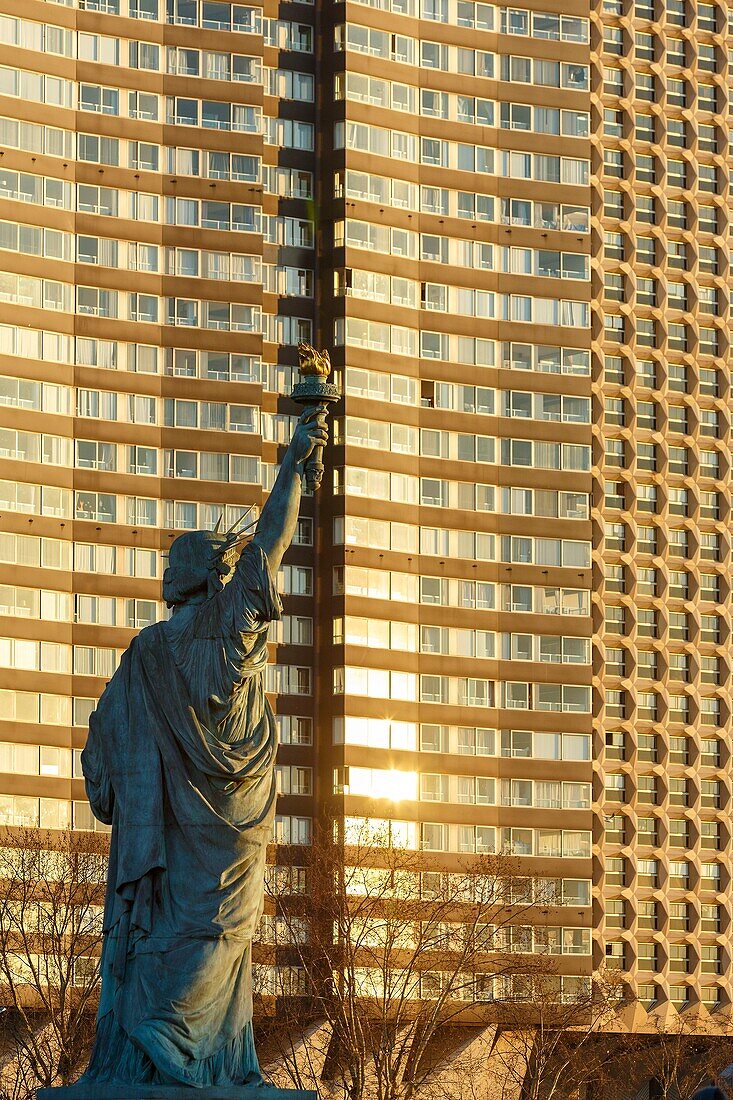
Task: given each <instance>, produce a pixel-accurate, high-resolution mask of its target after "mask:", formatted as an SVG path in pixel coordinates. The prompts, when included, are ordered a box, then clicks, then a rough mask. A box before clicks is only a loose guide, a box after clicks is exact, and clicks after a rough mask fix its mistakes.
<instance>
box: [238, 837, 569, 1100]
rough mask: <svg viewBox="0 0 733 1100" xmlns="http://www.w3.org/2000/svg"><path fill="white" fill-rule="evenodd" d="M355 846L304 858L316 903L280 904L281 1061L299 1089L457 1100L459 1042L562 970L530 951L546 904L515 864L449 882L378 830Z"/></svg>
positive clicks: (492, 862)
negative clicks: (513, 993) (529, 935)
mask: <svg viewBox="0 0 733 1100" xmlns="http://www.w3.org/2000/svg"><path fill="white" fill-rule="evenodd" d="M348 839H349V841H350V843H349V844H347V845H342V844H337V843H334V841H333V839H332V832H331V831H330V830H328V829H325V830H323V831H321V832H320V833H319V834H318V835H317V836H316V837H315V838H314V842H313V844H312V845H311V846H310V847H309V849H307V850H305V851H304V856H303V862H304V866H305V871H306V874H307V876H308V889H307V894H306V895H305V896H303V895H299V896H298V895H291V896H290V897H283V895H282V893H281V892H280V891H279V890H275V891H273V892H272V896H271V902H272V905H271V908H272V910H273V912H272V913H271V915H270V916H269V917H267V918H266V919H265V923H266V926H267V931H268V933H269V934H268V935H266V936H265V937H264V939H265V940H267V939H269V941H270V947H269V949H268V948H263V949H261V951H260V953H259V958H260V959H261V960H266V961H268V962H269V963H270V969H269V970H268V971H267V972H268V973H269V974H270V975H272V973H273V970H272V963H277V964H278V967H279V969H278V968H276V970H275V971H274V973H275V974H276V975H277V979H276V981H278V982H279V986H278V987H277V988H273V987H272V985H270V987H269V988H267V989H263V988H262V987H261V989H260V991H261V992H269V993H270V994H271V995H274V996H276V997H277V998H278V1004H277V1019H278V1025H277V1026H275V1025H274V1024H273V1025H272V1026H271V1027H270V1034H269V1039H270V1042H271V1044H273V1046H272V1048H271V1049H272V1050H273V1061H274V1062H276V1063H277V1064H279V1066H280V1068H281V1072H282V1073H284V1078H282V1079H283V1080H285V1079H286V1080H287V1081H288V1083H292V1084H293V1085H296V1086H297V1087H310V1088H318V1089H319V1090H320V1091H321V1093H322V1094H323V1095H328V1096H330V1097H333V1096H334V1095H336V1096H338V1095H341V1096H343V1097H344V1098H345V1100H362V1098H363V1097H365V1096H373V1097H374V1098H375V1100H412V1098H413V1097H414V1096H415V1095H416V1094H419V1095H420V1096H421V1097H425V1096H428V1095H429V1094H430V1091H431V1089H433V1088H435V1089H436V1090H437V1089H440V1091H441V1093H442V1094H443V1095H444V1086H443V1085H439V1084H437V1083H436V1075H435V1073H434V1071H435V1068H436V1064H437V1063H438V1062H439V1061H440V1058H441V1053H443V1054H446V1053H448V1049H447V1041H448V1039H449V1036H450V1034H455V1033H457V1031H458V1030H459V1029H460V1028H461V1026H466V1025H469V1024H470V1025H474V1026H475V1025H476V1023H478V1022H481V1021H483V1022H484V1023H486V1022H487V1021H488V1020H490V1019H491V1017H492V1013H494V1012H495V1011H496V998H497V997H501V996H502V995H503V990H504V987H505V985H506V983H507V981H509V979H510V978H511V979H512V980H515V979H516V978H517V977H518V976H519V975H522V976H527V977H529V976H530V975H532V974H535V973H537V972H538V970H539V967H540V966H542V968H543V969H544V970H547V969H548V966H549V968H550V969H552V968H553V967H552V960H549V959H548V958H546V957H542V958H537V957H536V956H532V955H531V954H525V953H523V951H522V945H521V944H519V943H518V942H517V938H518V937H519V936H520V934H521V933H522V932H523V930H524V929H525V928H526V927H527V926H526V925H525V924H523V922H524V921H526V920H527V919H528V917H529V913H528V911H529V910H532V909H533V908H534V907H535V905H536V904H537V902H536V900H535V899H534V898H532V896H531V893H530V898H529V900H526V899H527V893H526V881H527V880H526V878H520V876H518V874H517V867H518V862H517V861H516V860H513V859H510V858H509V857H504V856H496V855H482V856H478V857H470V858H467V859H465V860H463V861H462V862H461V863H460V864H459V865H456V864H455V863H454V864H453V865H452V869H451V870H450V871H448V870H446V869H445V867H444V866H443V867H441V864H440V862H439V858H436V857H434V856H433V857H430V856H429V855H428V854H427V853H425V852H416V851H414V850H410V849H408V848H405V847H397V846H395V845H393V844H390V843H388V842H387V841H388V838H387V837H382V836H379V835H378V834H376V833H375V832H374V831H373V830H372V831H368V832H367V831H364V832H363V833H362V834H360V835H359V836H357V837H354V836H350V837H349V838H348ZM431 859H432V866H431V864H430V860H431ZM263 972H264V971H260V973H263ZM271 981H272V978H270V982H271ZM294 993H297V994H298V996H294V995H293V994H294ZM307 1020H309V1021H310V1027H309V1026H308V1024H307V1022H306V1021H307ZM304 1028H305V1029H306V1030H307V1041H305V1042H303V1041H301V1038H300V1037H301V1036H302V1035H303V1033H304ZM469 1072H470V1070H469ZM324 1082H325V1083H324Z"/></svg>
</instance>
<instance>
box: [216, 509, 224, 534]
mask: <svg viewBox="0 0 733 1100" xmlns="http://www.w3.org/2000/svg"><path fill="white" fill-rule="evenodd" d="M223 522H224V513H223V512H219V518H218V520H217V521H216V527H215V528H214V534H215V535H218V534H219V532H220V531H221V525H222V523H223Z"/></svg>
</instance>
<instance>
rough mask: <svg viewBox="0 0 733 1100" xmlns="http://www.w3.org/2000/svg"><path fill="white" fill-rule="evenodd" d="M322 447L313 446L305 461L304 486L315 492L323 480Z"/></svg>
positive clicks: (310, 491)
mask: <svg viewBox="0 0 733 1100" xmlns="http://www.w3.org/2000/svg"><path fill="white" fill-rule="evenodd" d="M323 470H324V466H323V447H322V446H321V445H319V446H318V447H314V448H313V450H312V451H311V453H310V454H309V456H308V458H307V459H306V462H305V487H306V489H307V490H308V492H309V493H315V491H316V489H319V488H320V485H321V482H322V481H323Z"/></svg>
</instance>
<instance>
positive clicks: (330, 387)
mask: <svg viewBox="0 0 733 1100" xmlns="http://www.w3.org/2000/svg"><path fill="white" fill-rule="evenodd" d="M298 363H299V367H300V382H297V383H296V384H295V385H294V386H293V392H292V394H291V395H290V396H291V397H292V399H293V401H296V402H297V403H298V404H299V405H303V406H305V407H306V408H316V407H318V406H321V407H322V408H323V409H324V410H326V409H327V408H328V406H329V405H330V404H332V403H333V402H334V401H338V399H339V397H340V396H341V394H340V393H339V388H338V386H335V385H334V384H333V382H327V381H326V379H327V378H328V376H329V374H330V373H331V360H330V358H329V355H328V352H327V351H316V349H315V348H314V347H311V345H310V344H304V343H300V344H298ZM322 480H323V447H322V446H318V447H314V448H313V451H312V452H311V454H310V455H309V456H308V458H307V460H306V464H305V487H306V489H308V490H309V491H310V492H312V493H314V492H315V491H316V489H317V488H318V487H319V485H320V484H321V481H322Z"/></svg>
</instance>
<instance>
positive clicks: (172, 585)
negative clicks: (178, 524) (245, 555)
mask: <svg viewBox="0 0 733 1100" xmlns="http://www.w3.org/2000/svg"><path fill="white" fill-rule="evenodd" d="M230 546H231V539H230V538H228V537H227V536H226V535H220V534H218V532H216V531H186V532H185V533H184V534H183V535H179V536H178V538H177V539H175V541H174V542H172V543H171V548H170V551H169V554H168V568H167V569H166V571H165V573H164V574H163V599H164V600H165V602H166V603H167V605H168V607H178V606H180V605H181V604H184V603H187V602H188V601H189V600H191V599H194V598H195V597H201V596H203V597H205V598H208V597H209V596H213V595H214V594H215V593H216V592H219V591H220V589H221V588H222V587H223V582H222V577H225V576H226V575H227V573H229V570H230V566H229V565H228V563H227V562H226V560H225V556H226V552H227V550H228V549H229V547H230Z"/></svg>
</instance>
